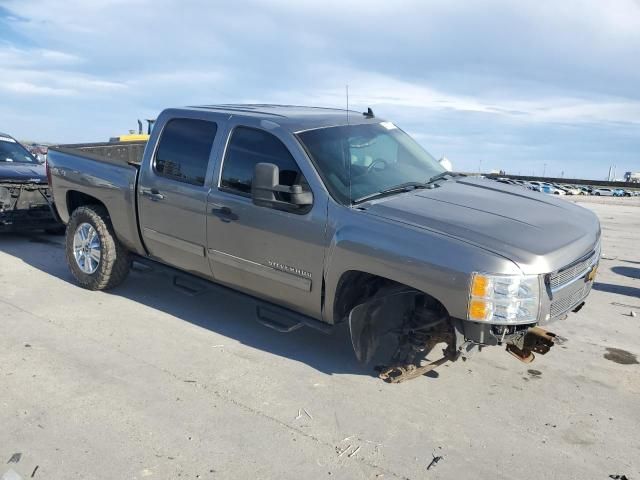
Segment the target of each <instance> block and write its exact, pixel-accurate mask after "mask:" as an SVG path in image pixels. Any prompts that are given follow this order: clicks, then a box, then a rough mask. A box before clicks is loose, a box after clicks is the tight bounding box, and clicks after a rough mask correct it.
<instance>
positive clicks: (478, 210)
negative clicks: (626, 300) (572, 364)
mask: <svg viewBox="0 0 640 480" xmlns="http://www.w3.org/2000/svg"><path fill="white" fill-rule="evenodd" d="M143 148H144V153H143ZM47 167H48V169H49V172H48V173H49V177H50V182H51V187H52V190H53V197H54V201H55V207H56V209H57V212H58V214H59V216H60V218H61V219H62V221H63V222H65V223H67V235H66V252H67V259H68V263H69V267H70V269H71V272H72V273H73V275H74V277H75V278H76V280H77V282H78V283H79V284H80V285H81V286H83V287H85V288H88V289H107V288H111V287H115V286H116V285H118V284H120V283H121V282H122V281H123V280H124V279H125V277H126V276H127V274H128V272H129V268H130V265H131V263H132V261H133V260H136V261H146V262H153V263H155V264H161V265H165V266H169V267H171V268H172V269H175V270H174V271H176V272H181V273H180V274H191V275H192V276H196V277H200V279H205V280H208V281H211V282H214V284H215V285H219V286H224V287H226V288H231V289H233V290H234V291H236V292H241V294H243V295H247V296H248V298H250V299H252V301H255V303H256V305H257V308H256V312H257V316H258V319H259V320H260V321H261V322H262V323H264V324H266V325H269V326H271V327H273V328H276V329H278V330H281V331H291V330H293V329H295V328H297V327H299V326H302V325H305V326H312V327H317V328H318V329H320V330H322V331H325V332H326V331H329V330H331V329H332V327H334V326H336V325H338V324H340V323H342V322H348V325H349V329H350V334H351V340H352V343H353V347H354V350H355V353H356V356H357V357H358V359H359V360H361V361H363V362H367V361H371V360H372V359H376V360H378V356H379V355H381V352H382V351H383V350H384V351H386V352H387V353H392V357H391V359H390V360H389V361H388V362H387V363H386V364H385V366H384V367H382V368H381V371H380V376H381V378H383V379H384V380H386V381H388V382H400V381H403V380H406V379H408V378H413V377H416V376H418V375H422V374H424V373H425V372H427V371H429V370H430V369H432V368H434V367H435V366H437V365H440V364H441V363H444V362H445V361H448V360H455V359H456V358H458V357H460V356H468V355H469V354H470V353H471V352H472V351H473V350H474V347H476V346H485V345H506V349H507V351H509V352H510V353H511V354H513V355H514V356H516V357H518V358H519V359H521V360H522V361H525V362H529V361H531V360H532V359H533V356H534V355H533V352H539V353H546V351H548V350H549V348H550V347H551V346H552V345H553V343H554V340H557V338H556V337H555V335H554V334H552V333H550V332H548V331H546V330H544V329H543V328H541V327H540V325H542V326H544V325H545V324H546V323H548V322H550V321H552V320H555V319H559V318H564V317H566V316H567V314H568V313H569V312H572V311H574V312H575V311H577V310H579V309H580V308H581V307H582V305H583V304H584V301H585V298H586V297H587V295H588V294H589V291H590V289H591V286H592V283H593V279H594V275H595V271H596V269H597V266H598V260H599V257H600V225H599V222H598V219H597V218H596V216H595V215H594V214H593V213H591V212H590V211H588V210H586V209H584V208H581V207H578V206H576V205H574V204H572V203H569V202H566V201H563V200H560V199H557V198H553V197H551V196H543V195H541V194H539V193H535V192H530V191H527V190H525V189H523V188H521V187H518V186H510V185H504V184H500V183H497V182H494V181H491V180H484V179H475V178H468V177H465V176H463V175H459V174H454V173H450V172H448V171H447V170H445V169H444V168H443V167H442V166H441V165H440V164H439V163H438V162H437V161H436V160H434V158H433V157H432V156H431V155H429V154H428V153H427V152H426V151H425V150H423V149H422V148H421V147H420V146H419V145H418V144H417V143H416V142H415V141H414V140H413V139H412V138H411V137H410V136H409V135H407V134H406V133H405V132H403V131H402V130H401V129H400V128H398V127H397V126H396V125H394V124H393V123H391V122H388V121H384V120H381V119H379V118H376V117H375V115H374V114H373V112H372V111H371V110H369V111H367V112H365V113H358V112H353V111H350V112H347V111H344V110H335V109H323V108H310V107H294V106H280V105H216V106H200V107H188V108H176V109H168V110H165V111H164V112H162V114H161V115H160V116H159V118H158V120H157V123H156V125H155V128H154V130H153V132H152V134H151V137H150V139H149V141H148V143H147V144H146V146H145V145H144V144H140V143H130V144H125V143H111V144H84V145H67V146H58V147H55V148H51V149H50V150H49V158H48V164H47ZM191 275H189V276H188V277H191ZM212 288H213V285H212ZM381 346H384V347H385V348H378V347H381ZM436 346H442V347H443V348H442V352H443V356H442V358H437V359H435V360H434V359H433V358H429V355H430V352H431V351H432V350H434V349H435V347H436ZM376 352H377V353H376Z"/></svg>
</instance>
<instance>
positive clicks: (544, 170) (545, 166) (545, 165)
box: [542, 163, 547, 178]
mask: <svg viewBox="0 0 640 480" xmlns="http://www.w3.org/2000/svg"><path fill="white" fill-rule="evenodd" d="M546 173H547V164H546V163H545V164H544V167H543V169H542V177H543V178H544V176H545V174H546Z"/></svg>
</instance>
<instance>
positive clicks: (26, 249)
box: [0, 234, 375, 376]
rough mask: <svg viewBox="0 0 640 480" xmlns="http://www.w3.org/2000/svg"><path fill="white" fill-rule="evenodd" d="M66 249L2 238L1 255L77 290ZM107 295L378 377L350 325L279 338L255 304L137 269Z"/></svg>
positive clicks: (43, 239)
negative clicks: (185, 288)
mask: <svg viewBox="0 0 640 480" xmlns="http://www.w3.org/2000/svg"><path fill="white" fill-rule="evenodd" d="M63 243H64V237H55V236H48V235H36V234H22V235H20V234H11V235H1V236H0V251H2V252H4V253H6V254H8V255H11V256H13V257H16V258H19V259H21V260H22V261H24V262H25V263H26V264H28V265H30V266H32V267H34V268H36V269H38V270H40V271H41V272H43V273H46V274H48V275H51V276H53V277H56V278H58V279H60V280H63V281H65V282H67V283H70V284H72V285H74V286H76V284H75V282H74V280H73V277H72V276H71V273H70V272H69V270H68V268H67V264H66V260H65V255H64V246H63ZM76 288H80V287H77V286H76ZM105 293H108V294H110V295H117V296H120V297H123V298H127V299H129V300H131V301H134V302H137V303H140V304H143V305H146V306H148V307H150V308H153V309H155V310H158V311H161V312H164V313H167V314H169V315H172V316H174V317H176V318H178V319H180V320H184V321H187V322H189V323H191V324H194V325H197V326H199V327H201V328H204V329H207V330H210V331H212V332H215V333H218V334H220V335H224V336H225V337H229V338H232V339H235V340H237V341H238V342H240V343H242V344H245V345H247V346H250V347H252V348H257V349H260V350H264V351H267V352H270V353H272V354H274V355H278V356H281V357H286V358H290V359H292V360H296V361H299V362H303V363H305V364H307V365H309V366H310V367H312V368H314V369H316V370H318V371H321V372H323V373H326V374H330V375H331V374H356V375H366V376H373V375H375V371H374V369H373V366H372V365H368V366H363V365H360V364H359V363H358V362H357V360H356V358H355V355H354V353H353V349H352V347H351V341H350V338H349V332H348V327H347V325H339V326H338V327H336V328H335V329H334V330H333V332H332V333H331V334H328V335H327V334H324V333H321V332H319V331H316V330H314V329H311V328H309V327H303V328H300V329H299V330H296V331H293V332H291V333H286V334H283V333H279V332H276V331H274V330H272V329H269V328H267V327H265V326H263V325H261V324H259V323H258V322H257V321H256V315H255V305H253V304H252V302H247V301H246V300H244V299H243V298H242V297H239V296H237V295H234V294H231V293H226V292H219V291H217V290H206V291H204V292H202V293H200V294H197V295H194V296H191V295H187V294H185V293H183V292H181V291H179V290H177V289H176V288H174V287H173V286H172V277H171V276H170V275H168V274H167V273H166V272H164V271H154V270H147V269H134V270H132V271H131V274H130V275H129V278H128V279H127V280H126V281H125V282H124V283H123V284H122V285H120V286H119V287H117V288H115V289H113V290H109V291H108V292H105ZM69 301H71V298H70V299H69ZM105 318H106V317H105Z"/></svg>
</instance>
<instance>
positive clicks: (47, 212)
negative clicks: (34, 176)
mask: <svg viewBox="0 0 640 480" xmlns="http://www.w3.org/2000/svg"><path fill="white" fill-rule="evenodd" d="M0 189H2V190H1V191H0V232H7V231H24V230H44V229H50V228H56V227H59V226H61V224H60V223H59V221H58V219H57V218H56V216H55V214H54V212H53V209H52V205H51V199H50V195H49V187H48V185H42V184H15V183H10V184H6V183H0Z"/></svg>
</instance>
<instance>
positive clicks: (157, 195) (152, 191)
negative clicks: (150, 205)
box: [142, 188, 164, 201]
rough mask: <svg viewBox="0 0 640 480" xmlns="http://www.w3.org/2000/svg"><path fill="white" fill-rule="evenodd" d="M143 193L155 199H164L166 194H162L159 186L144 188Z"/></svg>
mask: <svg viewBox="0 0 640 480" xmlns="http://www.w3.org/2000/svg"><path fill="white" fill-rule="evenodd" d="M142 195H144V196H145V197H147V198H150V199H151V200H153V201H158V200H164V195H163V194H161V193H160V192H159V191H158V189H157V188H152V189H149V190H143V191H142Z"/></svg>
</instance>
